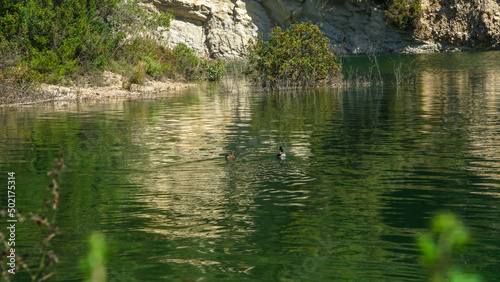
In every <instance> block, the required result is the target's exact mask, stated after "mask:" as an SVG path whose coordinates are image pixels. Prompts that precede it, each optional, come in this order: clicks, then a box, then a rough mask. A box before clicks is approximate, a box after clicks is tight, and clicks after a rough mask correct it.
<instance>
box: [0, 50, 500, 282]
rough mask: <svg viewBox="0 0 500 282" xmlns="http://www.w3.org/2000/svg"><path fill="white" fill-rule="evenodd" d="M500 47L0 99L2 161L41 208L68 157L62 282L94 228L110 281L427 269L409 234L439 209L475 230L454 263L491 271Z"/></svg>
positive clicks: (498, 163)
mask: <svg viewBox="0 0 500 282" xmlns="http://www.w3.org/2000/svg"><path fill="white" fill-rule="evenodd" d="M498 58H500V53H499V52H485V53H462V54H437V55H436V54H433V55H419V56H381V59H380V62H381V66H382V71H383V75H384V77H385V79H386V80H387V81H386V83H385V84H384V86H383V87H374V88H347V89H329V88H318V89H312V90H307V91H292V92H279V93H273V92H271V93H263V92H253V91H251V90H249V89H247V88H245V90H244V91H236V92H226V91H220V90H221V89H222V90H225V89H227V87H226V86H220V85H219V86H218V85H215V86H213V87H209V88H208V89H197V90H191V91H190V92H189V93H187V94H185V95H181V96H177V97H169V96H168V95H167V96H166V97H154V98H153V97H149V98H143V99H139V100H133V101H124V102H121V103H110V104H99V105H92V106H87V105H75V106H68V107H66V108H60V107H49V108H47V107H38V108H25V109H23V108H20V109H18V108H16V109H10V108H1V109H0V124H1V125H0V149H2V154H1V155H0V170H1V171H13V170H14V171H16V172H17V174H16V175H19V187H24V188H23V189H24V190H20V191H19V193H20V195H19V198H20V199H21V198H22V201H20V204H19V205H20V208H23V209H24V210H29V209H33V208H35V209H41V206H42V205H41V199H43V198H44V197H45V196H44V194H43V193H44V192H45V191H44V190H43V189H40V187H42V188H43V187H45V185H46V184H47V183H46V181H47V179H46V178H45V176H44V174H45V172H46V171H47V170H48V168H49V167H50V163H51V160H52V159H53V158H54V156H55V155H57V154H59V153H60V152H62V153H63V154H64V155H65V158H66V163H67V168H66V170H65V172H64V174H63V181H62V183H63V185H62V187H63V190H62V191H63V192H62V200H61V203H62V205H61V213H60V214H59V218H58V222H59V224H60V229H61V230H62V233H61V234H60V235H58V236H57V237H56V238H55V239H54V240H55V241H54V242H55V245H56V246H57V247H56V251H57V253H58V254H60V257H61V261H63V262H62V263H61V264H59V265H58V266H57V271H58V274H57V275H56V276H54V277H55V280H81V278H82V277H81V273H80V271H79V265H78V259H76V258H77V257H78V258H79V257H81V256H83V255H84V253H85V238H86V236H87V235H88V234H89V233H90V231H92V230H102V231H103V232H105V233H106V235H107V238H108V240H109V242H110V245H111V249H113V252H114V254H115V255H114V256H113V259H112V260H110V262H109V263H108V273H109V278H110V280H127V279H129V280H134V279H135V280H139V281H154V280H158V279H160V280H161V279H163V280H176V279H177V280H198V279H206V280H209V281H210V280H217V281H219V280H231V281H238V280H256V281H261V280H271V281H272V280H280V279H281V280H287V279H288V280H299V281H300V280H304V281H325V280H336V279H340V280H343V279H349V280H351V279H352V280H367V281H373V280H381V281H388V280H389V281H390V280H397V281H400V280H422V279H424V278H425V271H424V270H423V269H422V268H421V266H420V265H419V262H418V255H417V251H416V247H415V237H416V236H417V235H418V234H422V233H423V232H424V231H425V230H426V228H427V223H428V219H429V217H430V216H431V215H432V214H433V213H435V212H436V211H438V210H442V209H449V210H452V211H453V212H455V213H457V214H459V215H460V216H461V217H463V218H464V221H465V223H466V224H467V225H468V226H470V227H471V229H472V231H473V234H474V236H475V237H476V243H475V244H474V245H473V246H472V247H471V248H469V249H467V250H464V251H463V252H462V253H460V254H459V256H460V259H459V260H457V264H458V265H459V266H460V267H462V268H463V269H465V270H473V271H476V272H478V273H480V274H481V275H482V276H483V278H484V279H485V280H487V281H490V280H491V281H494V280H498V279H499V274H498V271H497V269H496V268H497V265H498V263H499V261H500V256H499V255H498V254H499V253H500V252H499V251H500V244H499V242H500V240H499V239H500V227H499V226H498V223H497V219H498V217H499V208H498V197H499V195H500V194H499V193H500V191H499V189H500V185H499V183H500V181H499V180H500V179H499V168H500V155H499V154H500V153H499V152H500V140H499V137H498V133H499V130H500V124H499V122H500V121H499V116H500V107H499V106H500V78H499V77H498V76H497V73H500V72H499V71H500V65H495V63H494V62H498V61H499V60H498ZM357 59H358V58H354V59H352V61H355V60H357ZM361 59H362V58H361ZM391 60H403V62H405V60H411V61H412V62H413V64H414V65H415V66H416V68H417V69H418V83H417V84H416V86H415V87H396V86H395V85H393V83H392V82H391V79H392V76H393V75H394V74H393V71H392V69H391V66H394V63H393V61H391ZM468 62H470V63H468ZM232 83H233V84H232V86H231V87H233V88H234V87H235V86H234V83H235V82H232ZM280 146H284V147H285V150H286V153H287V157H286V159H284V160H281V159H277V158H276V157H274V155H275V154H276V153H277V151H278V148H279V147H280ZM231 150H235V151H236V154H237V157H236V158H235V159H234V160H226V159H225V158H224V155H225V154H226V153H228V152H230V151H231ZM28 195H29V196H28ZM37 230H38V229H36V228H35V227H33V226H30V225H27V224H26V225H22V226H20V231H19V235H18V236H19V242H26V244H25V246H31V245H32V246H35V242H34V239H33V238H34V237H33V238H32V237H29V236H28V234H31V233H36V232H38V231H37ZM25 248H26V249H28V248H27V247H25Z"/></svg>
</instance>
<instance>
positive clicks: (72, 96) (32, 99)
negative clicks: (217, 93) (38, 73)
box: [0, 72, 198, 107]
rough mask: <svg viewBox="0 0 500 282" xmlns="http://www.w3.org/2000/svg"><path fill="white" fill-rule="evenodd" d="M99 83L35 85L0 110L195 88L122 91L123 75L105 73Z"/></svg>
mask: <svg viewBox="0 0 500 282" xmlns="http://www.w3.org/2000/svg"><path fill="white" fill-rule="evenodd" d="M101 80H102V81H100V83H86V84H85V85H83V86H77V85H70V86H64V85H57V84H46V83H42V84H40V85H38V86H37V91H34V92H31V93H30V95H29V97H23V95H17V96H16V94H13V95H12V96H14V97H8V98H11V99H12V102H7V103H3V104H0V107H22V106H33V105H42V104H46V103H56V104H69V103H76V102H82V101H83V102H97V101H117V100H125V99H130V98H139V97H143V96H144V95H153V96H155V95H158V96H160V93H165V92H179V91H181V90H184V89H188V88H191V87H194V86H197V85H198V84H195V83H188V82H181V81H174V80H166V81H158V80H148V81H146V82H144V83H143V84H142V85H138V84H132V85H131V86H130V90H127V89H124V88H123V86H122V76H121V75H119V74H116V73H111V72H104V73H103V75H102V77H101ZM5 87H7V86H5ZM12 91H15V90H12Z"/></svg>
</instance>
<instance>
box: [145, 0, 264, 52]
mask: <svg viewBox="0 0 500 282" xmlns="http://www.w3.org/2000/svg"><path fill="white" fill-rule="evenodd" d="M154 4H155V6H156V7H157V8H158V9H160V11H167V10H172V11H173V14H174V16H175V20H173V21H172V22H171V26H170V31H169V34H168V38H169V42H170V44H172V45H176V44H178V43H184V44H186V45H188V46H189V47H191V48H193V49H195V50H196V51H197V52H198V53H199V54H200V55H202V56H205V57H212V58H228V59H231V58H238V57H241V56H242V55H244V50H245V46H246V45H247V44H248V40H249V39H250V38H255V37H256V36H257V33H258V32H262V33H267V32H269V31H270V30H271V28H272V27H273V22H272V20H271V19H270V17H269V16H268V15H267V12H266V10H265V9H264V7H263V6H262V4H261V3H259V2H258V1H241V0H236V1H230V0H161V1H158V0H156V1H155V2H154Z"/></svg>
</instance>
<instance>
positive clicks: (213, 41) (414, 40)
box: [153, 0, 500, 58]
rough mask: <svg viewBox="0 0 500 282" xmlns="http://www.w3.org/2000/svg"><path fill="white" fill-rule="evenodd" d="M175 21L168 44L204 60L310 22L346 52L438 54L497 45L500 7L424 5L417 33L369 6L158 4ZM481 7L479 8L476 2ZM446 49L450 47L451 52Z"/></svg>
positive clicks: (263, 1) (309, 0)
mask: <svg viewBox="0 0 500 282" xmlns="http://www.w3.org/2000/svg"><path fill="white" fill-rule="evenodd" d="M153 3H154V5H155V6H156V7H157V8H158V9H160V10H161V11H167V10H172V11H173V13H174V16H175V20H173V21H172V24H171V27H170V31H169V32H168V38H169V40H168V41H169V44H173V45H175V44H177V43H181V42H182V43H185V44H187V45H188V46H190V47H191V48H194V49H195V50H197V51H198V53H199V54H200V55H202V56H206V57H212V58H218V57H221V58H238V57H241V56H243V55H244V50H245V45H246V44H247V42H248V40H249V39H250V38H255V37H256V36H257V34H258V32H261V33H262V34H264V35H265V34H267V33H268V32H269V31H270V30H271V29H272V27H274V26H275V25H279V26H287V25H288V24H290V23H291V22H293V21H311V22H313V23H315V24H317V25H318V26H320V28H321V29H322V31H323V32H325V34H326V35H327V36H328V37H329V38H330V40H331V41H330V42H331V44H332V46H333V47H334V48H335V49H336V51H337V52H339V53H343V54H363V53H372V52H375V53H394V52H421V51H439V50H442V49H444V48H445V47H443V46H445V45H449V46H459V47H460V46H469V47H499V46H500V7H499V5H498V3H497V2H495V1H494V0H481V1H470V0H421V3H422V15H421V17H420V18H419V20H418V21H417V28H416V30H415V32H414V33H408V32H403V31H401V30H399V29H397V28H396V27H394V26H392V25H389V24H387V23H386V20H385V18H384V11H383V8H382V7H381V6H379V5H377V4H376V3H377V1H370V0H346V1H341V0H154V1H153ZM475 3H478V4H475ZM449 46H448V47H446V48H449Z"/></svg>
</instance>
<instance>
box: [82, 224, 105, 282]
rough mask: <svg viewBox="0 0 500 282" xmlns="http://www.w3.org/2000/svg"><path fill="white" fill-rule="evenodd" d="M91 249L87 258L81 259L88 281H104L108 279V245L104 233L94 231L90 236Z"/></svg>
mask: <svg viewBox="0 0 500 282" xmlns="http://www.w3.org/2000/svg"><path fill="white" fill-rule="evenodd" d="M88 244H89V251H88V253H87V256H86V257H85V259H82V260H81V261H80V264H81V267H82V269H83V271H84V272H85V274H86V276H87V279H86V281H92V282H104V281H106V277H107V273H106V253H107V245H106V239H105V236H104V234H102V233H99V232H94V233H92V234H91V235H90V237H89V241H88Z"/></svg>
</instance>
